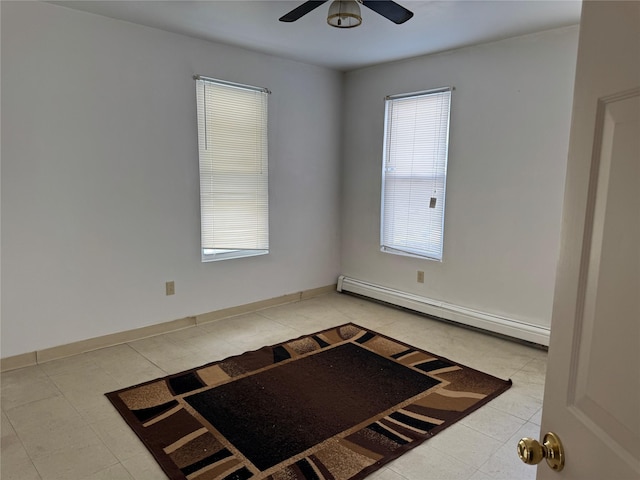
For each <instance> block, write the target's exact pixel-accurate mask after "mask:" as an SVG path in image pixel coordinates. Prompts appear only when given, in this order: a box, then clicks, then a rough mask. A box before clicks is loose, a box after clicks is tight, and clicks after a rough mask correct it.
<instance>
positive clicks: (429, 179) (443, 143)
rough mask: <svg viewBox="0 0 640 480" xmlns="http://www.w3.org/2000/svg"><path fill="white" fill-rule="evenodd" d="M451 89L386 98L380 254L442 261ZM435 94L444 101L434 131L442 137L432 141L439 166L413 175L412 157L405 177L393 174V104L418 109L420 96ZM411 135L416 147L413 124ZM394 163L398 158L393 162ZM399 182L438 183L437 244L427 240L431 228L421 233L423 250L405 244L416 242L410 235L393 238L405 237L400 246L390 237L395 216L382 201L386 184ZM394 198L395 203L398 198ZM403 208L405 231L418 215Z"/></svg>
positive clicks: (443, 88)
mask: <svg viewBox="0 0 640 480" xmlns="http://www.w3.org/2000/svg"><path fill="white" fill-rule="evenodd" d="M453 90H454V88H453V87H440V88H435V89H431V90H424V91H420V92H412V93H405V94H398V95H390V96H387V97H386V98H385V117H384V143H383V154H382V185H381V202H380V251H381V252H383V253H390V254H395V255H403V256H409V257H416V258H421V259H427V260H433V261H438V262H442V258H443V250H444V221H445V200H446V185H447V164H448V157H449V135H450V123H451V122H450V120H451V96H452V91H453ZM435 95H438V96H441V97H443V98H444V99H445V102H446V113H445V114H443V112H442V111H440V112H439V113H438V115H439V117H438V118H437V119H438V120H439V123H438V127H437V128H442V129H443V130H444V134H439V135H438V136H437V137H436V140H435V141H436V142H438V144H439V147H440V149H439V150H438V152H437V155H435V156H437V157H438V162H439V163H438V164H437V165H438V166H437V168H436V167H434V170H433V171H432V172H430V173H429V174H420V173H414V172H413V168H414V161H413V158H412V159H411V160H410V162H409V163H410V164H411V167H410V170H411V171H410V172H409V173H408V174H405V175H394V174H393V172H394V171H395V168H397V166H396V165H397V164H396V165H394V164H392V162H391V161H390V156H391V144H392V137H393V138H395V137H396V136H395V132H394V131H393V129H394V122H393V114H392V110H393V108H394V106H395V104H396V102H400V101H408V100H416V108H417V106H418V105H417V103H418V102H419V99H420V98H422V97H424V98H429V97H431V98H433V97H434V96H435ZM445 97H446V98H445ZM433 115H434V118H436V117H435V115H436V113H435V112H434V113H433ZM398 128H399V127H398ZM410 133H411V134H412V135H410V136H413V138H414V140H413V141H414V144H415V138H416V137H415V135H416V133H419V130H418V129H417V128H415V125H414V130H413V131H412V132H410ZM423 133H424V131H423ZM414 147H415V145H414ZM412 155H413V153H412ZM394 162H397V159H394ZM434 162H435V161H434ZM434 165H435V163H434ZM405 167H406V165H405ZM422 167H423V166H422ZM423 168H424V167H423ZM416 169H418V167H416ZM402 180H405V181H406V182H408V183H409V185H410V187H416V186H418V184H419V183H423V184H425V185H427V184H430V185H432V186H435V185H436V184H437V185H438V186H439V187H440V188H441V195H439V196H438V197H439V198H440V199H439V200H436V201H437V202H438V204H439V205H438V206H437V209H438V211H439V212H441V213H440V214H439V215H440V221H439V222H438V223H437V224H438V232H436V237H437V242H434V241H431V240H430V237H431V236H432V235H431V231H430V229H429V231H426V233H425V234H424V237H425V238H426V239H425V240H424V242H422V248H416V247H415V246H414V245H408V244H407V243H409V239H411V240H412V241H414V243H415V237H416V236H415V235H412V234H409V233H407V234H404V235H402V234H396V235H394V236H395V237H396V238H397V237H402V238H404V240H405V241H404V244H402V243H403V242H402V241H401V242H398V241H397V240H396V241H393V240H392V239H391V238H390V236H392V235H393V234H394V233H396V231H395V230H394V227H393V226H391V227H389V226H388V225H387V223H389V222H392V221H393V220H392V218H394V216H392V215H390V214H388V212H387V203H391V202H387V201H386V200H385V199H386V197H388V196H390V193H389V191H390V188H389V184H390V183H392V182H395V183H396V184H397V183H398V181H402ZM423 188H424V190H423V194H424V193H426V191H427V187H426V186H425V187H423ZM407 191H409V192H411V197H413V190H412V188H409V189H407ZM434 195H435V194H434ZM394 198H395V196H394ZM395 199H396V200H397V198H395ZM403 200H405V201H406V200H407V199H406V198H404V197H403ZM390 208H393V207H390ZM420 208H422V209H424V208H425V205H420V206H419V207H418V209H420ZM426 208H429V206H428V205H427V207H426ZM433 208H436V207H433ZM406 209H407V218H408V220H407V221H406V225H407V227H406V229H408V228H409V227H411V226H413V227H414V228H415V227H416V225H417V224H418V222H417V221H416V220H415V218H413V217H419V216H420V215H414V214H412V213H411V212H409V210H410V208H409V207H407V208H406ZM415 210H416V209H414V211H415ZM394 211H395V210H394ZM423 216H424V215H423ZM398 223H400V222H398ZM411 224H413V225H411ZM432 224H433V222H432ZM426 245H430V246H426Z"/></svg>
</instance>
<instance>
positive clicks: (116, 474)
mask: <svg viewBox="0 0 640 480" xmlns="http://www.w3.org/2000/svg"><path fill="white" fill-rule="evenodd" d="M87 480H133V477H132V476H131V475H130V474H129V472H128V471H127V469H126V468H124V466H122V465H121V464H117V465H113V466H111V467H108V468H106V469H105V470H101V471H99V472H97V473H94V474H93V475H91V476H90V477H88V478H87Z"/></svg>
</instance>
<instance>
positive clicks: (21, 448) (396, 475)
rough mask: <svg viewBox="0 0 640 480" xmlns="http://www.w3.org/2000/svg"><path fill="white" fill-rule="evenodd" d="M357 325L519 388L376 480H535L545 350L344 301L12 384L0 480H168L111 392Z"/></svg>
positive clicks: (42, 369)
mask: <svg viewBox="0 0 640 480" xmlns="http://www.w3.org/2000/svg"><path fill="white" fill-rule="evenodd" d="M349 321H352V322H354V323H357V324H360V325H362V326H364V327H369V328H371V329H374V330H376V331H378V332H380V333H385V334H387V335H389V336H392V337H395V338H397V339H399V340H403V341H405V342H407V343H410V344H413V345H415V346H417V347H421V348H423V349H426V350H429V351H431V352H433V353H436V354H439V355H442V356H445V357H448V358H450V359H452V360H455V361H457V362H460V363H463V364H466V365H468V366H471V367H474V368H477V369H479V370H483V371H485V372H488V373H491V374H493V375H496V376H499V377H502V378H511V379H512V380H513V387H512V388H511V389H510V390H509V391H507V392H506V393H505V394H503V395H502V396H500V397H498V398H497V399H495V400H494V401H492V402H491V403H489V404H488V405H486V406H485V407H483V408H481V409H479V410H477V411H476V412H474V413H473V414H471V415H469V416H468V417H466V418H464V419H463V420H461V421H460V422H458V423H457V424H454V425H453V426H451V427H450V428H448V429H447V430H445V431H443V432H441V433H440V434H438V435H437V436H435V437H434V438H432V439H430V440H428V441H427V442H425V443H424V444H422V445H420V446H419V447H417V448H415V449H414V450H411V451H410V452H408V453H406V454H405V455H403V456H402V457H400V458H399V459H397V460H395V461H394V462H392V463H390V464H388V465H387V466H386V467H385V468H383V469H381V470H379V471H378V472H376V473H374V474H373V475H371V476H370V477H369V478H371V479H372V480H454V479H455V480H458V479H459V480H488V479H494V480H499V479H506V480H520V479H522V480H524V479H534V478H535V473H536V469H535V467H530V466H526V465H524V464H523V463H521V462H520V460H519V459H518V457H517V454H516V443H517V440H518V439H520V438H521V437H523V436H529V437H534V438H538V434H539V430H540V426H539V425H540V409H541V405H542V393H543V388H544V373H545V362H546V353H545V352H544V351H541V350H537V349H534V348H531V347H527V346H524V345H521V344H518V343H515V342H510V341H507V340H503V339H499V338H496V337H493V336H490V335H486V334H482V333H478V332H475V331H471V330H467V329H464V328H460V327H457V326H453V325H450V324H447V323H443V322H438V321H434V320H431V319H428V318H425V317H423V316H419V315H415V314H411V313H408V312H405V311H401V310H397V309H394V308H389V307H386V306H383V305H379V304H377V303H373V302H369V301H367V300H364V299H360V298H356V297H353V296H348V295H343V294H338V293H331V294H328V295H324V296H321V297H316V298H312V299H310V300H305V301H301V302H296V303H292V304H287V305H283V306H278V307H273V308H269V309H266V310H261V311H259V312H256V313H251V314H247V315H242V316H237V317H232V318H228V319H224V320H221V321H219V322H215V323H210V324H206V325H203V326H198V327H192V328H189V329H185V330H180V331H177V332H172V333H168V334H164V335H160V336H156V337H152V338H147V339H144V340H138V341H134V342H130V343H127V344H123V345H118V346H115V347H110V348H104V349H101V350H97V351H94V352H89V353H85V354H82V355H77V356H73V357H69V358H65V359H61V360H55V361H52V362H48V363H44V364H41V365H38V366H34V367H28V368H23V369H20V370H14V371H11V372H6V373H4V374H2V376H1V381H2V385H1V390H0V391H1V395H2V398H1V406H2V430H1V431H2V450H1V455H0V465H1V467H0V468H1V470H0V477H1V478H2V480H13V479H19V480H32V479H42V480H47V479H60V480H75V479H78V480H99V479H100V480H106V479H113V480H127V479H135V480H157V479H160V480H161V479H164V478H166V477H165V475H164V474H163V472H162V471H161V470H160V468H159V467H158V466H157V464H156V463H155V461H154V460H153V458H152V457H151V456H150V455H149V454H148V453H147V450H146V449H145V447H144V446H143V445H142V443H140V441H139V440H138V439H137V437H136V436H135V435H134V434H133V433H132V431H131V430H130V429H129V428H128V426H127V425H126V424H125V423H124V422H123V421H122V420H121V418H120V416H119V415H118V414H117V413H116V411H115V410H114V409H113V408H112V406H111V404H110V403H109V402H108V401H107V399H106V398H105V397H104V395H103V394H104V393H105V392H108V391H112V390H116V389H119V388H123V387H127V386H129V385H132V384H134V383H140V382H143V381H146V380H151V379H153V378H157V377H160V376H164V375H166V374H169V373H176V372H179V371H182V370H185V369H187V368H191V367H196V366H198V365H201V364H204V363H207V362H210V361H213V360H219V359H223V358H225V357H228V356H230V355H235V354H239V353H242V352H244V351H247V350H253V349H256V348H259V347H261V346H263V345H269V344H274V343H278V342H280V341H284V340H288V339H290V338H294V337H297V336H300V335H302V334H307V333H312V332H314V331H318V330H321V329H324V328H328V327H331V326H336V325H340V324H342V323H346V322H349Z"/></svg>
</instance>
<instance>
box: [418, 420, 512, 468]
mask: <svg viewBox="0 0 640 480" xmlns="http://www.w3.org/2000/svg"><path fill="white" fill-rule="evenodd" d="M428 445H429V447H431V448H434V449H436V450H439V451H441V452H443V453H446V454H448V455H450V456H452V457H453V458H455V459H457V460H460V461H461V462H462V463H465V464H467V465H469V466H471V467H474V469H476V468H478V467H479V466H480V465H482V464H483V463H485V462H486V461H487V458H489V457H490V456H491V455H493V454H494V453H495V452H496V451H497V450H498V449H499V448H500V447H501V446H502V442H500V441H498V440H495V439H494V438H491V437H489V436H487V435H485V434H483V433H480V432H478V431H476V430H473V429H472V428H470V427H467V426H466V425H464V424H462V423H460V422H458V423H456V424H454V425H452V426H451V427H449V428H447V429H446V430H444V431H442V432H440V433H438V434H437V435H436V436H435V437H433V438H431V439H429V440H428Z"/></svg>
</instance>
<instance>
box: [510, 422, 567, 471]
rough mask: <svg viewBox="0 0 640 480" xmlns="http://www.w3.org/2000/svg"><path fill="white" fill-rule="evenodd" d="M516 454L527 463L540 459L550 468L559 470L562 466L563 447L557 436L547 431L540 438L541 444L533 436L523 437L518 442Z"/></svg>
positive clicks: (537, 461) (534, 462)
mask: <svg viewBox="0 0 640 480" xmlns="http://www.w3.org/2000/svg"><path fill="white" fill-rule="evenodd" d="M518 456H519V457H520V460H522V461H523V462H524V463H526V464H527V465H537V464H538V463H540V462H541V461H542V459H543V458H544V459H546V460H547V464H549V466H550V467H551V469H552V470H555V471H556V472H559V471H560V470H562V469H563V468H564V448H562V442H560V439H559V438H558V436H557V435H556V434H555V433H553V432H549V433H547V434H545V436H544V438H543V439H542V444H541V443H540V442H538V441H537V440H535V439H533V438H528V437H525V438H523V439H522V440H520V441H519V442H518Z"/></svg>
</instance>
